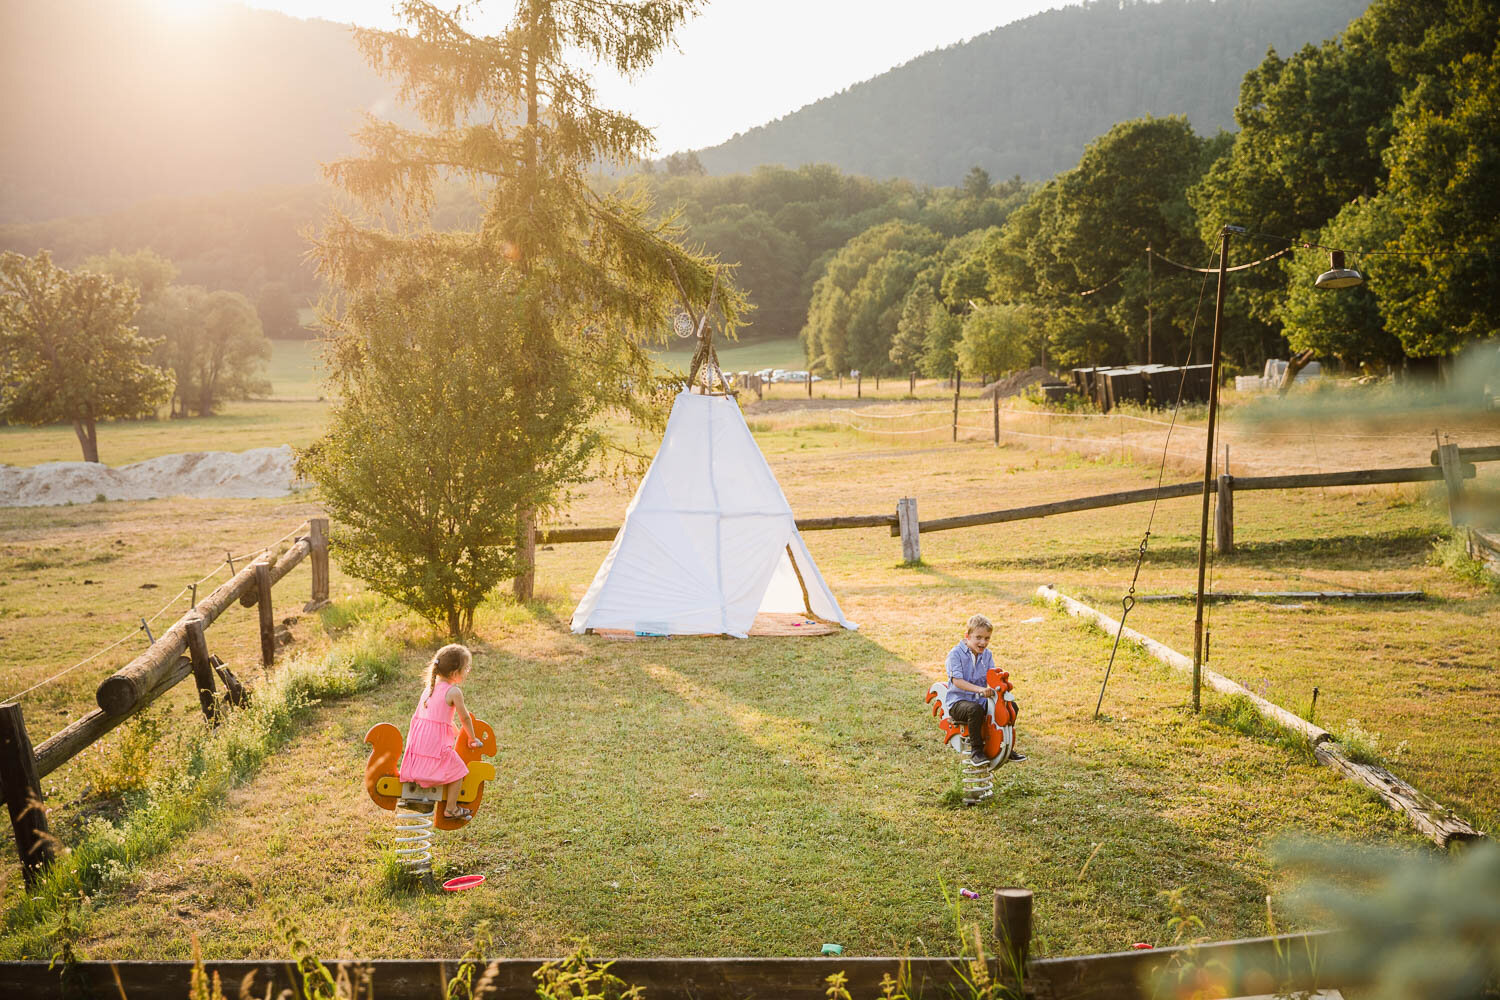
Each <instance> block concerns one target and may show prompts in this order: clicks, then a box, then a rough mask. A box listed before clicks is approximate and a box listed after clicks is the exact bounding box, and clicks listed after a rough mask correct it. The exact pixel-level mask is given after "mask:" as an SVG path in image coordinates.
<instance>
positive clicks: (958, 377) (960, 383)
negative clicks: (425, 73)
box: [953, 369, 964, 441]
mask: <svg viewBox="0 0 1500 1000" xmlns="http://www.w3.org/2000/svg"><path fill="white" fill-rule="evenodd" d="M963 387H964V374H963V372H961V371H958V370H957V369H955V370H954V372H953V440H955V441H957V440H958V394H959V393H960V392H961V391H963Z"/></svg>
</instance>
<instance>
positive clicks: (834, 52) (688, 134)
mask: <svg viewBox="0 0 1500 1000" xmlns="http://www.w3.org/2000/svg"><path fill="white" fill-rule="evenodd" d="M160 2H161V3H163V4H164V5H166V6H178V7H181V6H182V5H183V4H184V3H187V2H190V0H160ZM439 2H440V4H442V5H444V6H450V5H451V4H452V3H453V2H455V0H439ZM1069 2H1077V0H717V2H712V3H710V4H709V5H708V6H707V8H706V9H705V10H704V11H703V13H701V14H700V15H699V16H698V17H697V18H696V19H694V20H693V21H690V22H688V24H687V25H686V26H685V27H684V28H683V29H682V30H681V31H679V32H678V34H677V45H678V47H679V49H680V51H675V52H674V51H668V52H665V53H663V54H662V55H661V56H660V57H658V59H657V61H656V63H655V64H653V65H652V67H651V68H650V69H649V70H647V72H646V73H644V74H643V75H642V76H640V77H639V78H638V79H635V80H633V81H627V80H622V79H620V78H618V77H615V76H614V75H613V74H611V73H596V74H595V82H596V84H597V85H598V89H599V92H600V99H601V103H602V104H603V105H604V106H605V107H609V108H614V109H616V110H620V111H625V112H629V113H630V114H632V115H633V116H634V117H635V118H636V119H637V120H638V121H640V122H641V123H642V124H644V125H646V126H648V127H649V128H651V129H652V130H653V131H654V132H655V133H656V140H657V152H658V154H666V153H670V152H674V151H676V150H682V149H696V148H701V147H704V146H713V145H717V144H718V143H720V142H723V141H724V140H725V139H728V138H730V137H731V136H733V135H734V134H735V133H737V132H743V131H746V130H748V129H751V128H754V127H755V126H756V125H761V124H764V123H766V122H768V121H771V120H772V119H775V118H779V117H781V116H782V115H785V114H788V113H790V112H792V111H795V110H796V109H798V108H800V107H802V106H803V105H805V104H810V103H812V102H813V101H816V100H818V99H819V98H822V97H827V96H828V95H830V94H835V93H837V92H839V91H840V90H843V89H844V88H846V87H848V86H850V85H851V84H854V83H858V82H859V81H861V80H867V79H869V78H870V77H872V76H877V75H879V74H880V73H883V72H885V71H886V70H888V69H890V68H891V67H893V66H898V65H900V64H901V63H904V62H906V61H908V60H910V59H912V58H914V57H916V56H919V55H921V54H922V53H923V52H928V51H930V50H932V49H935V48H941V47H943V46H946V45H951V44H953V43H955V42H960V41H963V40H965V39H968V38H972V37H974V36H975V35H980V34H983V33H985V32H986V31H989V30H990V29H991V28H997V27H999V26H1000V25H1002V24H1009V23H1010V22H1012V21H1016V20H1020V19H1021V18H1025V17H1029V16H1031V15H1032V14H1036V13H1038V12H1040V11H1044V10H1051V9H1053V8H1056V7H1062V6H1068V5H1069ZM248 5H249V6H251V7H263V8H268V9H274V10H280V11H283V12H285V13H287V14H292V15H295V16H297V17H321V18H325V19H327V20H330V21H342V22H346V23H355V24H362V25H365V26H368V27H382V28H385V27H395V26H397V24H398V22H397V21H396V19H395V18H394V17H393V16H392V14H391V6H392V4H391V0H248ZM513 9H514V8H513V4H512V3H510V2H507V0H490V2H489V3H487V4H484V5H483V6H482V7H481V8H480V11H479V13H478V14H477V15H476V17H475V18H474V21H473V28H474V29H476V30H478V31H480V32H481V33H488V32H489V31H495V30H498V29H499V27H500V26H501V25H502V24H503V23H504V22H505V21H506V20H507V19H508V17H509V15H510V12H511V11H512V10H513ZM486 29H488V30H486Z"/></svg>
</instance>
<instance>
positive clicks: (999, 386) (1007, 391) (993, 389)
mask: <svg viewBox="0 0 1500 1000" xmlns="http://www.w3.org/2000/svg"><path fill="white" fill-rule="evenodd" d="M1051 379H1052V375H1051V373H1050V372H1048V371H1047V369H1045V368H1043V367H1042V366H1041V365H1033V366H1032V367H1030V368H1028V369H1026V370H1025V371H1023V372H1016V373H1015V374H1014V375H1007V376H1005V377H1004V378H1002V379H996V380H995V381H993V382H991V383H990V384H989V385H987V386H985V387H984V388H983V389H982V390H981V391H980V393H979V396H980V398H981V399H993V398H994V397H995V396H999V397H1000V398H1001V399H1005V398H1007V397H1009V396H1016V395H1019V394H1020V393H1021V392H1022V391H1024V390H1026V389H1028V388H1030V387H1031V386H1033V385H1036V384H1037V383H1038V382H1047V381H1050V380H1051Z"/></svg>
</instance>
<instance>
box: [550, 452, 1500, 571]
mask: <svg viewBox="0 0 1500 1000" xmlns="http://www.w3.org/2000/svg"><path fill="white" fill-rule="evenodd" d="M1450 447H1451V446H1450ZM1457 453H1458V454H1459V455H1461V456H1462V457H1463V458H1465V459H1472V461H1463V462H1459V463H1457V464H1453V465H1450V467H1449V468H1448V469H1444V468H1434V467H1432V466H1426V465H1419V466H1408V467H1402V468H1392V469H1353V470H1348V471H1341V472H1305V473H1295V474H1292V475H1285V476H1228V475H1224V476H1220V477H1219V481H1218V484H1217V489H1218V503H1219V511H1218V522H1217V526H1216V532H1215V537H1216V538H1217V545H1218V551H1220V552H1221V553H1229V552H1232V551H1233V550H1234V514H1233V511H1234V507H1233V501H1234V494H1235V493H1236V492H1240V491H1244V490H1297V489H1321V488H1326V487H1330V486H1376V485H1382V484H1389V483H1422V482H1443V483H1445V484H1446V485H1447V487H1448V491H1449V494H1450V507H1451V506H1452V502H1453V494H1454V492H1455V490H1458V489H1461V482H1462V480H1464V479H1473V478H1474V477H1475V476H1476V475H1478V471H1477V469H1476V468H1475V466H1474V465H1473V464H1472V463H1473V462H1487V461H1500V446H1495V447H1484V448H1463V449H1457ZM1433 454H1434V456H1436V455H1437V452H1434V453H1433ZM1434 461H1436V458H1435V459H1434ZM1455 483H1457V484H1458V485H1455ZM1203 489H1204V484H1203V481H1202V480H1193V481H1190V482H1185V483H1170V484H1166V485H1163V486H1159V487H1158V486H1153V487H1149V488H1146V489H1140V490H1125V491H1123V492H1119V493H1104V494H1101V495H1099V496H1091V497H1074V498H1072V499H1070V500H1055V501H1052V502H1050V503H1040V504H1031V505H1029V506H1026V507H1011V508H1008V509H1005V510H991V511H984V512H981V513H977V514H959V515H956V516H954V517H939V518H933V519H931V520H927V521H918V520H916V501H915V500H914V499H912V498H910V497H905V498H902V500H900V501H898V503H897V509H896V513H894V514H845V515H841V516H837V517H802V518H798V519H797V528H798V530H800V531H834V530H839V529H844V528H889V529H890V533H891V537H892V538H896V537H899V538H901V540H902V554H903V558H905V559H906V560H907V561H908V562H915V561H916V560H918V559H920V558H921V557H922V549H921V535H923V534H925V533H928V532H933V531H952V530H954V529H956V528H973V527H978V526H979V525H984V524H1003V523H1005V522H1007V521H1025V520H1029V519H1031V518H1036V517H1052V516H1054V515H1057V514H1071V513H1074V512H1077V511H1083V510H1099V509H1101V508H1104V507H1120V506H1124V505H1126V504H1136V503H1147V502H1150V501H1154V500H1170V499H1174V498H1178V497H1189V496H1201V495H1202V494H1203ZM619 531H620V529H619V527H618V526H614V527H606V528H551V529H548V530H544V531H539V532H538V533H537V543H538V544H540V545H566V544H569V543H573V542H608V541H613V540H614V537H615V535H617V534H619Z"/></svg>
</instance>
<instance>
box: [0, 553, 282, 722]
mask: <svg viewBox="0 0 1500 1000" xmlns="http://www.w3.org/2000/svg"><path fill="white" fill-rule="evenodd" d="M301 530H302V525H300V524H299V525H298V526H297V527H295V528H293V529H292V530H291V531H289V532H287V533H286V534H285V535H282V536H281V537H280V538H278V539H276V540H275V541H274V542H271V543H269V544H267V545H264V546H262V547H261V548H259V549H257V550H256V551H255V552H252V553H250V554H249V555H247V556H239V557H235V556H231V555H229V553H228V552H226V553H225V556H226V557H227V558H226V560H225V561H224V562H221V563H218V564H217V565H216V566H214V568H213V569H212V570H210V571H209V572H208V573H207V574H206V575H205V576H202V577H199V578H198V579H197V580H196V581H195V582H193V583H190V584H188V585H187V586H186V587H183V588H182V589H181V590H179V591H178V592H177V593H176V594H175V595H174V596H173V597H172V599H171V600H169V601H167V603H165V604H163V605H162V606H161V607H160V608H159V609H158V610H157V611H156V613H155V614H153V615H151V616H150V617H149V618H148V617H143V618H141V624H139V625H137V626H136V627H135V628H133V629H131V630H130V631H129V632H126V633H125V634H124V635H122V636H120V637H119V638H118V639H116V640H115V641H114V642H111V643H110V644H109V645H107V646H105V647H103V648H102V649H98V650H96V651H94V652H92V653H90V654H89V655H88V656H86V657H84V658H83V659H81V660H79V661H78V662H77V663H75V664H73V665H72V666H70V667H65V668H64V669H62V670H59V671H58V672H57V673H55V674H53V675H52V676H50V677H47V678H45V679H43V680H40V681H37V682H36V683H35V684H33V685H31V686H30V687H28V688H26V689H24V690H22V691H17V692H16V693H15V694H13V695H10V696H9V697H7V698H4V699H0V703H3V702H12V701H15V700H16V699H18V698H20V697H22V696H23V695H27V694H30V693H31V692H33V691H35V690H36V689H37V688H40V687H45V686H46V685H48V684H51V683H52V682H53V681H56V680H58V679H60V678H62V677H65V676H67V675H68V674H70V673H72V672H73V671H75V670H77V669H78V668H79V667H81V666H84V665H85V664H88V663H92V662H93V661H94V660H97V659H98V658H99V657H101V656H103V655H104V654H105V653H108V652H109V651H110V650H112V649H114V648H116V647H117V646H119V645H121V644H122V643H125V642H128V641H129V640H130V639H132V638H134V637H135V636H137V635H139V634H140V633H141V632H145V633H146V635H147V636H148V637H150V638H151V642H152V643H154V642H155V641H156V640H155V637H154V636H152V634H151V625H152V624H154V623H155V622H156V620H157V619H158V618H160V617H161V616H162V615H164V614H166V613H167V612H168V611H170V610H171V609H172V607H173V606H174V605H176V604H177V602H178V601H180V600H182V598H183V597H184V596H188V597H190V598H194V599H196V596H197V595H196V588H197V587H198V585H199V584H202V583H205V582H206V581H208V580H212V579H213V578H214V577H215V576H218V575H219V572H220V571H221V570H222V569H223V568H224V566H225V565H226V564H227V565H229V566H230V568H231V569H232V568H233V561H232V560H234V559H235V558H238V559H239V560H240V561H244V560H245V559H249V558H253V557H254V556H257V555H260V554H261V553H262V552H266V551H268V550H270V549H271V548H272V547H274V546H276V545H279V544H280V543H282V542H284V541H286V540H287V539H288V538H291V537H292V536H293V535H295V534H297V533H298V532H299V531H301ZM194 604H195V605H196V600H194Z"/></svg>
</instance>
